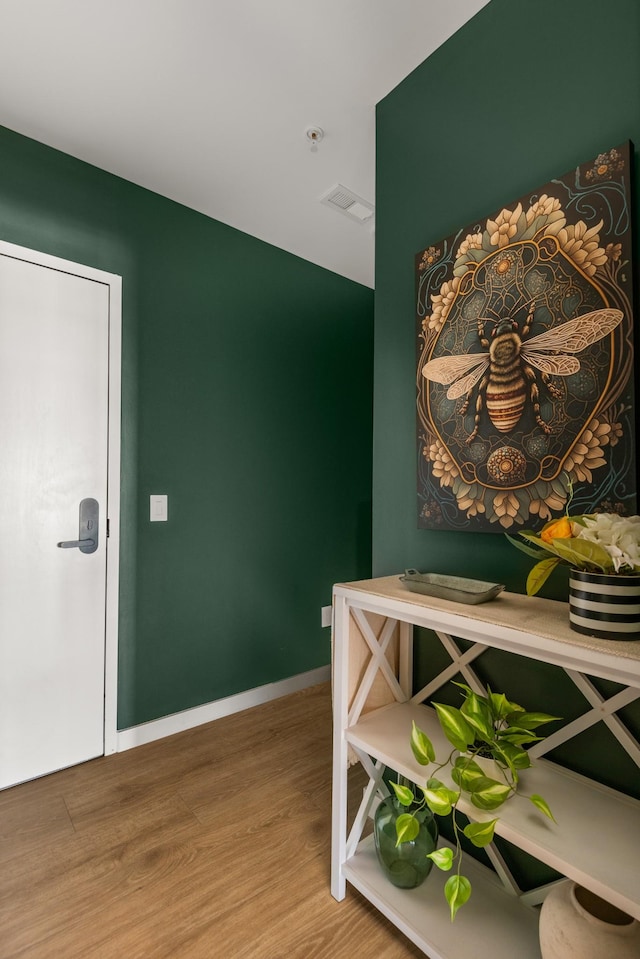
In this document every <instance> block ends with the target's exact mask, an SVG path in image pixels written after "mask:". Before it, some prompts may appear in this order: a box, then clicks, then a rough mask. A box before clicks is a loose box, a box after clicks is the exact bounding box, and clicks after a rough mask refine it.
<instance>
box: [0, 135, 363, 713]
mask: <svg viewBox="0 0 640 959" xmlns="http://www.w3.org/2000/svg"><path fill="white" fill-rule="evenodd" d="M212 175H214V176H215V171H214V172H213V173H212ZM0 237H1V238H2V239H4V240H8V241H10V242H13V243H18V244H21V245H24V246H27V247H30V248H34V249H38V250H43V251H45V252H47V253H51V254H55V255H58V256H62V257H66V258H68V259H71V260H74V261H77V262H80V263H85V264H89V265H91V266H94V267H97V268H100V269H103V270H108V271H110V272H113V273H118V274H120V275H122V277H123V361H122V371H123V386H122V395H123V417H122V419H123V436H122V522H121V531H122V547H121V571H120V574H121V597H120V603H121V612H120V679H119V726H120V728H124V727H127V726H131V725H134V724H137V723H140V722H144V721H147V720H150V719H154V718H156V717H159V716H163V715H166V714H169V713H171V712H175V711H178V710H181V709H185V708H188V707H191V706H195V705H198V704H201V703H204V702H208V701H211V700H215V699H219V698H221V697H224V696H229V695H232V694H234V693H237V692H240V691H243V690H247V689H250V688H252V687H255V686H259V685H262V684H264V683H269V682H274V681H278V680H281V679H284V678H286V677H289V676H293V675H295V674H297V673H301V672H304V671H306V670H310V669H314V668H316V667H318V666H323V665H326V664H328V663H329V660H330V637H329V630H327V629H325V630H322V629H321V628H320V607H321V606H323V605H327V604H329V603H330V602H331V585H332V583H333V582H335V581H336V580H345V579H347V580H349V579H357V578H362V577H367V576H369V575H370V573H371V430H372V400H371V397H372V362H373V356H372V354H373V336H372V329H373V293H372V291H371V290H369V289H367V288H365V287H362V286H360V285H358V284H355V283H352V282H350V281H349V280H346V279H344V278H343V277H340V276H337V275H336V274H334V273H330V272H328V271H326V270H323V269H321V268H319V267H317V266H314V265H312V264H311V263H308V262H306V261H304V260H301V259H299V258H297V257H295V256H292V255H290V254H288V253H285V252H283V251H282V250H279V249H277V248H275V247H272V246H270V245H268V244H266V243H263V242H261V241H259V240H257V239H255V238H253V237H250V236H248V235H246V234H244V233H240V232H239V231H237V230H234V229H232V228H230V227H227V226H225V225H223V224H221V223H218V222H216V221H214V220H211V219H209V218H207V217H205V216H202V215H200V214H198V213H195V212H194V211H192V210H189V209H187V208H185V207H182V206H180V205H179V204H177V203H173V202H171V201H170V200H167V199H164V198H162V197H160V196H158V195H156V194H153V193H150V192H148V191H146V190H143V189H141V188H139V187H137V186H134V185H133V184H131V183H128V182H126V181H124V180H121V179H119V178H117V177H114V176H111V175H109V174H108V173H105V172H104V171H101V170H98V169H96V168H95V167H92V166H89V165H88V164H85V163H82V162H80V161H78V160H75V159H73V158H71V157H69V156H66V155H64V154H62V153H59V152H57V151H55V150H51V149H49V148H47V147H45V146H43V145H41V144H39V143H36V142H35V141H33V140H28V139H25V138H23V137H20V136H18V135H16V134H15V133H12V132H10V131H8V130H4V129H0ZM150 493H168V495H169V522H168V523H149V494H150Z"/></svg>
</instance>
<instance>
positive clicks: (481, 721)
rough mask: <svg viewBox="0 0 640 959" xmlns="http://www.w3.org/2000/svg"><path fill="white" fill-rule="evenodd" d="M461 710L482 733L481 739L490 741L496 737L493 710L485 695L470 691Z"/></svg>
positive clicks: (470, 723)
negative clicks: (492, 716)
mask: <svg viewBox="0 0 640 959" xmlns="http://www.w3.org/2000/svg"><path fill="white" fill-rule="evenodd" d="M460 712H461V713H462V715H463V716H464V718H465V719H466V720H467V722H468V723H469V725H470V726H472V727H473V728H474V729H475V730H476V732H478V733H479V734H480V737H481V739H483V740H484V741H485V742H488V743H490V742H491V741H492V740H493V738H494V730H493V721H492V718H491V710H490V708H489V705H488V703H487V701H486V699H485V698H484V696H477V695H476V693H473V692H472V693H470V694H469V695H468V696H467V698H466V700H465V702H464V703H463V705H462V707H461V709H460Z"/></svg>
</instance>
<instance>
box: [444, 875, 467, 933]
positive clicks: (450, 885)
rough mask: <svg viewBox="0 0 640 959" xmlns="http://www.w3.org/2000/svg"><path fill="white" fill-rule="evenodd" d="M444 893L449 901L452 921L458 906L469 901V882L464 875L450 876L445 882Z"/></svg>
mask: <svg viewBox="0 0 640 959" xmlns="http://www.w3.org/2000/svg"><path fill="white" fill-rule="evenodd" d="M444 895H445V899H446V900H447V902H448V903H449V908H450V910H451V922H453V920H454V919H455V918H456V913H457V911H458V909H459V908H460V906H464V904H465V902H468V901H469V897H470V895H471V883H470V882H469V880H468V879H467V878H466V877H465V876H450V877H449V878H448V879H447V881H446V883H445V887H444Z"/></svg>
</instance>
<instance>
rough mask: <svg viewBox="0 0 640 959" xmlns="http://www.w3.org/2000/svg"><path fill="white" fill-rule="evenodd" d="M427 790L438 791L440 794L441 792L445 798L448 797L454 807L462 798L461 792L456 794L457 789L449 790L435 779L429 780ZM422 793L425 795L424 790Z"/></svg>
mask: <svg viewBox="0 0 640 959" xmlns="http://www.w3.org/2000/svg"><path fill="white" fill-rule="evenodd" d="M427 789H436V790H438V792H440V793H441V794H442V795H443V796H446V797H447V799H448V800H449V802H450V803H451V805H452V806H453V804H454V803H457V801H458V799H459V798H460V793H459V792H456V791H455V789H449V788H448V786H446V785H445V784H444V783H443V782H441V781H440V780H439V779H435V778H434V779H429V780H427ZM422 792H423V793H424V789H423V790H422Z"/></svg>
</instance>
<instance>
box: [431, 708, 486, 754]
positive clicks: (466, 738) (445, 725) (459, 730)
mask: <svg viewBox="0 0 640 959" xmlns="http://www.w3.org/2000/svg"><path fill="white" fill-rule="evenodd" d="M433 705H434V706H435V709H436V712H437V714H438V719H439V721H440V725H441V726H442V730H443V732H444V734H445V736H446V737H447V739H448V740H449V742H450V743H451V744H452V745H453V746H455V747H456V749H459V750H460V752H461V753H463V752H465V750H466V748H467V746H470V745H471V743H472V742H473V741H474V739H475V738H476V737H475V733H474V731H473V729H472V727H471V726H470V725H469V723H468V722H467V720H466V719H465V718H464V716H463V715H462V713H461V712H460V710H459V709H456V707H455V706H444V705H443V704H442V703H434V704H433Z"/></svg>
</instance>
